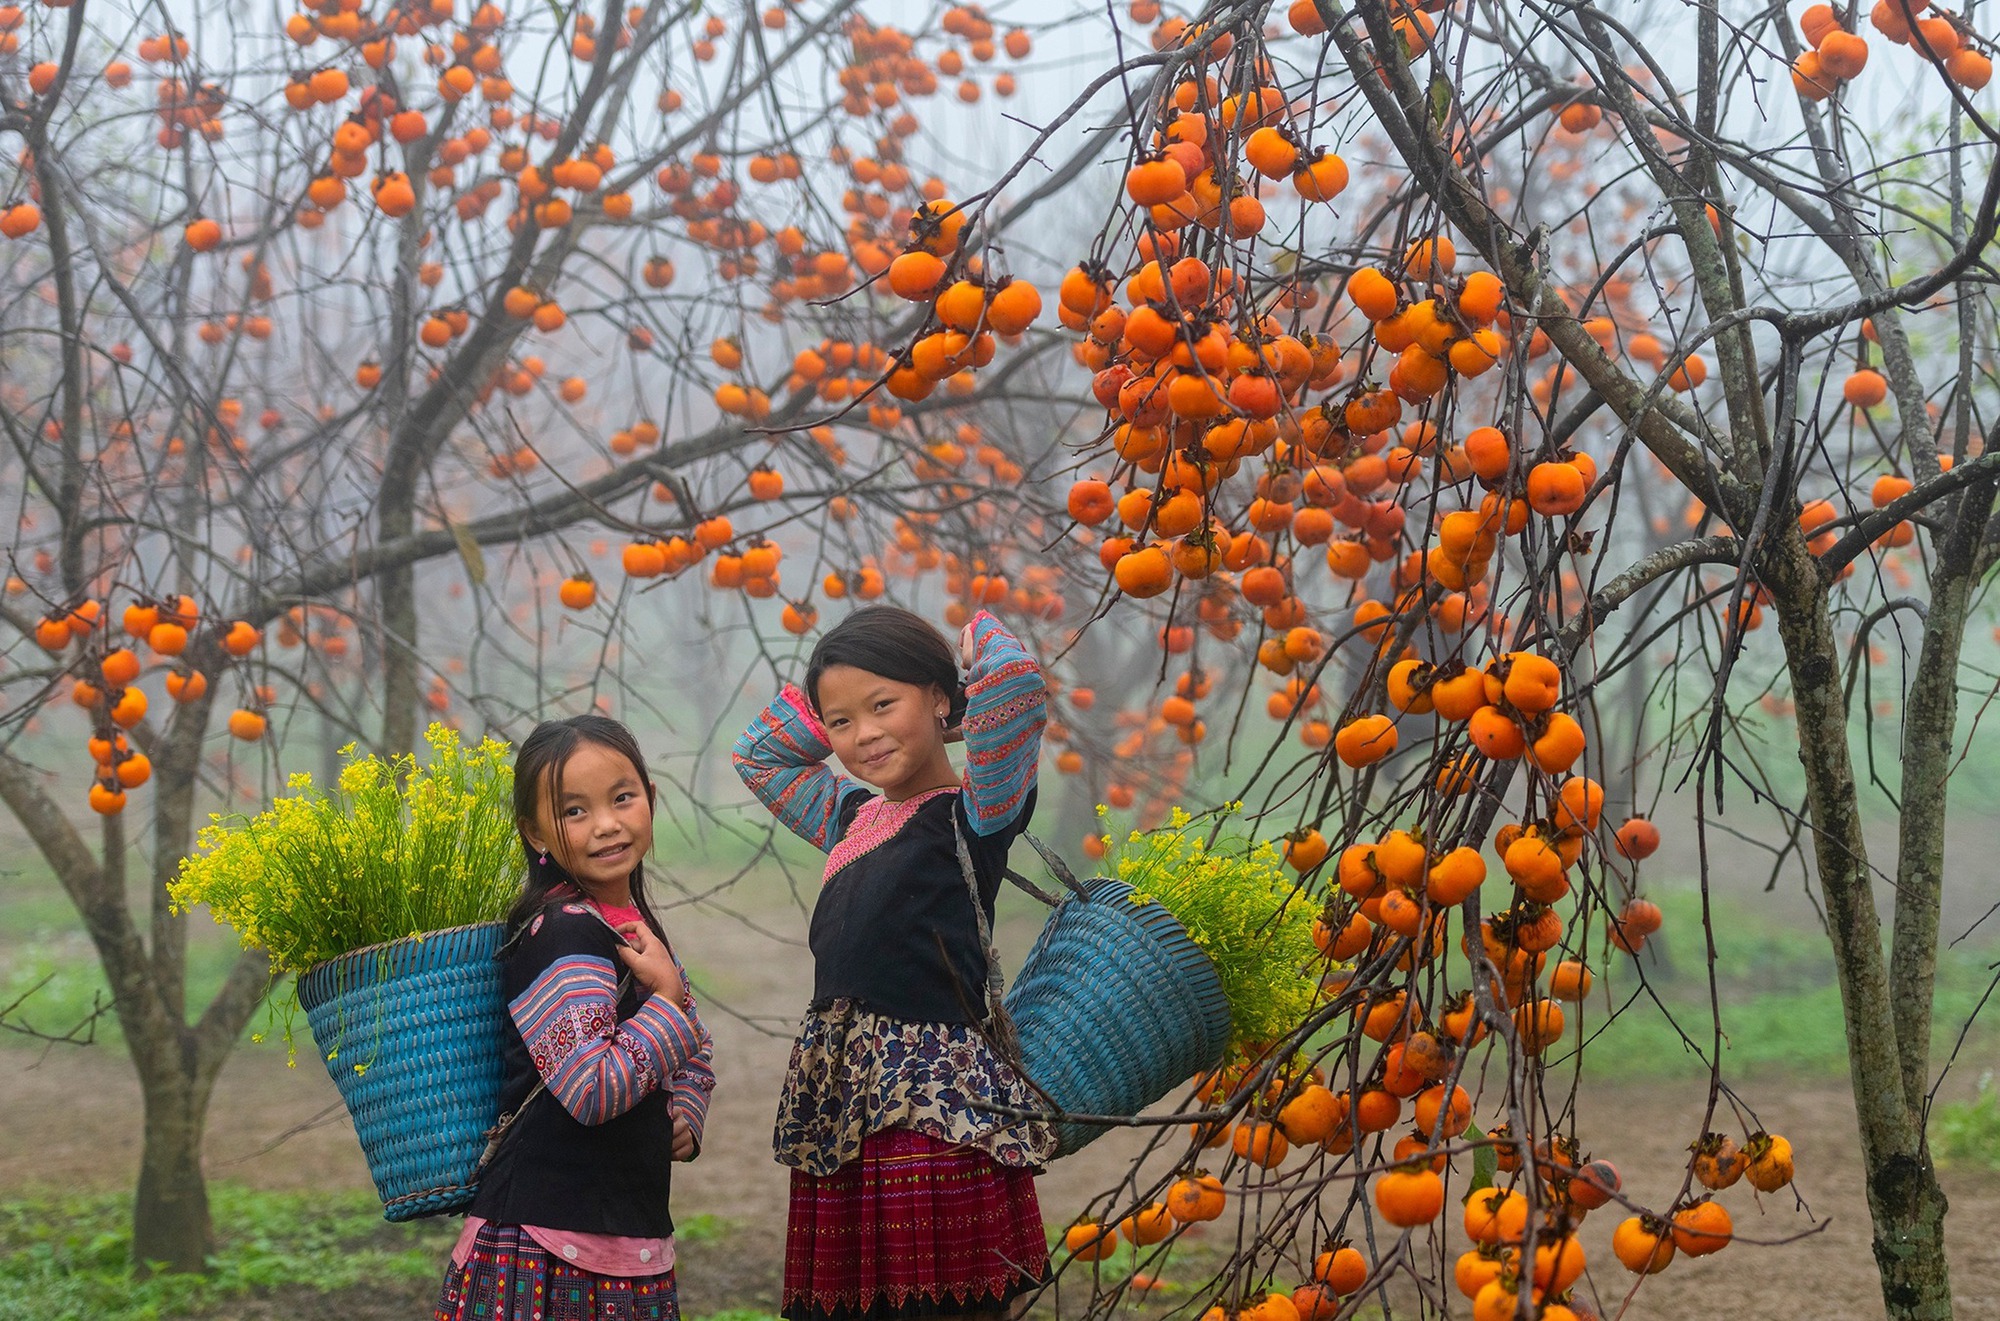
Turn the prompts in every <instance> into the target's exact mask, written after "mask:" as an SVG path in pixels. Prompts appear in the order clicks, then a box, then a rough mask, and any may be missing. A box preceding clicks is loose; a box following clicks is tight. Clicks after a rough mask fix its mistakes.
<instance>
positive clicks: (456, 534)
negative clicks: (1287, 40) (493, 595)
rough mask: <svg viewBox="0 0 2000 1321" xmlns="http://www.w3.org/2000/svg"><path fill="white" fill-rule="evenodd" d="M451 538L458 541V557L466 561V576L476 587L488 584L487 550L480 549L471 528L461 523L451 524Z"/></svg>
mask: <svg viewBox="0 0 2000 1321" xmlns="http://www.w3.org/2000/svg"><path fill="white" fill-rule="evenodd" d="M451 539H452V540H453V541H456V542H457V543H458V558H460V559H462V560H464V561H465V576H466V577H468V578H470V579H472V585H473V586H474V587H484V586H485V585H486V552H485V551H482V550H481V549H479V543H478V542H477V541H475V540H474V539H473V536H472V531H471V529H469V528H467V527H465V526H464V525H463V524H461V523H453V524H452V525H451Z"/></svg>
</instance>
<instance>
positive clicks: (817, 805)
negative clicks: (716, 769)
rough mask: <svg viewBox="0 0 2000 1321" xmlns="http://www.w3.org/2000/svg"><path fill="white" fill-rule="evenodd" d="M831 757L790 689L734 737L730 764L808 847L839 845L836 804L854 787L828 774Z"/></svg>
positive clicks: (808, 709) (813, 719) (814, 719)
mask: <svg viewBox="0 0 2000 1321" xmlns="http://www.w3.org/2000/svg"><path fill="white" fill-rule="evenodd" d="M832 752H833V749H832V747H831V746H830V745H829V744H828V743H827V741H826V730H825V729H824V728H823V727H822V726H821V725H820V723H819V717H818V716H815V715H814V714H813V710H812V703H810V702H809V701H807V700H806V695H805V694H804V693H803V692H801V691H799V688H798V686H797V685H796V684H789V683H788V684H786V685H785V687H784V689H783V691H781V692H780V693H779V694H778V696H777V697H776V698H775V699H774V700H773V701H772V703H771V704H770V705H769V706H767V707H765V708H764V711H763V713H762V714H761V715H759V716H758V717H757V718H756V719H755V720H753V721H751V722H750V727H749V728H748V729H746V730H744V731H743V732H742V733H741V734H739V735H738V736H737V738H736V747H735V748H734V750H732V752H731V753H730V761H732V762H733V763H734V764H735V766H736V774H737V775H738V776H740V777H741V778H742V780H743V783H744V784H746V785H748V786H749V787H750V792H751V793H753V794H756V795H757V798H758V801H760V802H762V803H763V804H764V806H766V807H768V808H770V809H771V814H772V815H773V816H775V817H777V818H778V820H780V821H782V822H784V823H785V826H786V827H787V828H788V829H789V830H790V831H791V832H792V833H793V834H795V835H797V836H798V837H799V838H800V839H803V840H805V841H806V842H807V843H809V844H811V845H812V846H813V847H814V848H818V849H831V848H832V847H833V846H834V845H835V844H837V843H839V842H840V840H839V834H840V829H839V827H840V805H841V803H842V801H844V800H845V799H846V797H847V795H848V794H850V793H865V792H866V790H864V789H862V788H861V786H860V785H858V784H856V783H855V782H854V781H852V780H850V779H848V778H847V777H846V776H844V775H838V774H836V773H834V772H833V771H832V770H830V769H828V767H827V765H826V759H827V757H828V756H830V755H831V754H832Z"/></svg>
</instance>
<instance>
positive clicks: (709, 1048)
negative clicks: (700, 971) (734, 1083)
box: [672, 958, 715, 1155]
mask: <svg viewBox="0 0 2000 1321" xmlns="http://www.w3.org/2000/svg"><path fill="white" fill-rule="evenodd" d="M674 966H675V967H680V960H679V959H678V958H676V959H675V960H674ZM681 985H682V986H683V987H685V988H686V991H685V992H684V994H683V997H682V1000H681V1009H682V1011H683V1012H684V1013H685V1015H686V1017H687V1021H688V1024H689V1026H690V1027H692V1028H693V1029H694V1039H695V1047H694V1049H693V1050H692V1051H690V1052H689V1053H688V1054H687V1055H686V1056H685V1057H683V1058H682V1060H681V1066H680V1068H678V1069H676V1070H674V1073H673V1084H672V1085H673V1093H674V1100H673V1105H674V1123H675V1125H676V1126H678V1127H681V1128H685V1129H687V1130H688V1131H690V1132H691V1133H693V1134H694V1149H695V1153H696V1154H697V1155H699V1154H700V1152H701V1135H702V1129H703V1126H704V1125H706V1124H707V1123H708V1100H709V1096H710V1094H711V1093H713V1092H714V1091H715V1063H714V1061H715V1042H714V1041H713V1039H711V1038H710V1037H709V1035H708V1029H707V1028H706V1027H704V1026H703V1025H702V1021H701V1014H700V1011H699V1010H698V1009H697V1008H696V1007H695V1002H694V984H693V983H692V982H690V981H688V977H687V969H686V968H681Z"/></svg>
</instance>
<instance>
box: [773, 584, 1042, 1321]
mask: <svg viewBox="0 0 2000 1321" xmlns="http://www.w3.org/2000/svg"><path fill="white" fill-rule="evenodd" d="M960 665H963V666H965V667H966V669H967V670H968V673H967V675H966V680H965V682H964V683H963V685H961V683H960V680H959V666H960ZM1045 704H1046V688H1045V686H1044V684H1043V681H1042V673H1041V669H1040V667H1039V666H1038V665H1037V664H1036V663H1035V660H1034V658H1033V657H1031V656H1030V655H1028V653H1027V652H1026V651H1025V650H1023V648H1022V646H1021V644H1020V642H1019V641H1018V640H1016V639H1015V637H1014V636H1013V634H1011V633H1010V632H1008V630H1007V629H1006V627H1005V626H1003V625H1002V624H1001V623H1000V621H999V620H997V619H995V618H994V617H993V616H992V615H990V614H988V613H986V612H984V611H981V612H980V613H979V614H978V615H977V616H975V617H974V618H973V619H972V621H971V622H970V623H968V624H967V625H966V627H965V629H964V632H963V633H962V635H961V636H960V639H959V654H958V655H957V656H956V657H954V656H953V654H952V649H951V646H950V644H949V643H947V642H946V641H945V639H944V637H943V635H942V634H940V633H939V632H938V631H937V629H935V628H934V627H932V626H931V625H930V624H929V623H927V622H925V621H924V620H923V619H921V618H919V617H918V616H916V615H913V614H911V613H909V612H908V611H906V610H900V609H897V608H895V607H892V606H869V607H864V608H862V609H860V610H857V611H855V612H854V613H853V614H852V615H850V616H848V618H846V619H845V620H843V621H842V622H841V623H840V624H839V625H837V626H836V627H834V628H833V629H831V630H829V631H828V632H827V633H826V634H825V635H824V636H822V637H821V639H820V641H819V644H818V645H817V646H816V647H814V648H813V653H812V657H811V660H810V662H809V664H808V666H807V669H806V676H805V684H804V687H803V689H801V688H799V687H795V686H793V685H791V684H786V685H785V687H784V689H783V691H781V692H780V693H779V694H778V696H777V698H776V699H775V700H774V701H773V702H772V703H771V704H770V706H769V707H768V708H766V709H765V711H764V712H763V713H762V714H761V715H759V716H758V717H757V719H756V720H755V721H753V722H752V723H751V725H750V727H749V728H748V729H747V730H745V731H744V733H743V734H742V736H741V737H740V738H738V739H737V741H736V747H735V753H734V760H735V764H736V769H737V773H738V774H739V775H741V776H742V778H743V781H744V783H745V784H747V785H748V786H749V787H750V789H751V790H752V792H754V793H755V794H756V795H757V797H758V798H759V799H760V800H761V801H762V802H763V803H764V805H765V806H766V807H768V808H769V809H770V810H771V811H772V813H774V814H775V815H776V816H777V817H778V819H779V820H780V821H782V822H783V823H784V824H785V825H786V826H787V827H789V828H790V829H791V830H792V831H793V832H794V833H796V834H798V835H800V836H801V837H803V838H804V839H806V840H808V841H810V842H811V843H812V844H813V845H815V846H816V847H818V848H820V849H824V850H825V851H826V853H827V855H828V856H827V864H826V871H825V874H824V877H823V882H822V886H821V890H820V895H819V900H818V902H817V904H816V905H815V906H814V909H813V916H812V927H811V945H812V951H813V960H814V987H813V999H812V1004H811V1007H810V1009H809V1010H808V1012H807V1014H806V1017H805V1020H804V1023H803V1025H802V1027H801V1028H800V1031H799V1036H798V1040H797V1042H796V1043H795V1045H794V1047H793V1050H792V1059H791V1065H790V1067H789V1069H788V1070H787V1071H786V1075H785V1084H784V1091H783V1095H782V1097H781V1098H780V1101H779V1106H778V1121H777V1128H776V1133H775V1138H774V1143H775V1147H776V1153H777V1159H778V1160H779V1161H780V1162H781V1163H782V1164H785V1165H789V1166H791V1167H792V1176H791V1180H792V1184H791V1207H790V1216H789V1223H788V1226H787V1230H786V1240H785V1283H784V1296H783V1306H782V1310H783V1312H784V1315H785V1316H786V1317H787V1318H790V1321H892V1319H897V1318H909V1317H934V1316H947V1315H974V1314H982V1313H983V1314H992V1313H997V1312H999V1311H1001V1310H1002V1309H1004V1308H1005V1307H1006V1305H1007V1304H1008V1303H1009V1302H1010V1301H1011V1300H1013V1299H1014V1298H1016V1297H1017V1296H1019V1295H1021V1294H1023V1293H1026V1292H1028V1291H1029V1290H1032V1289H1034V1288H1036V1287H1037V1286H1038V1285H1040V1284H1041V1283H1042V1282H1043V1281H1044V1280H1045V1279H1046V1277H1047V1274H1048V1251H1047V1246H1046V1240H1045V1239H1044V1236H1043V1231H1042V1220H1041V1212H1040V1208H1039V1207H1038V1205H1037V1203H1036V1200H1035V1185H1034V1176H1035V1174H1036V1172H1038V1171H1039V1170H1040V1169H1041V1168H1042V1166H1043V1165H1045V1164H1046V1163H1047V1161H1048V1159H1049V1156H1050V1154H1051V1153H1052V1152H1053V1150H1054V1139H1053V1136H1052V1134H1051V1132H1050V1130H1049V1128H1048V1127H1047V1125H1045V1124H1042V1123H1040V1122H1037V1121H1021V1120H1014V1119H1008V1118H1005V1117H1003V1116H1000V1115H997V1114H995V1113H993V1112H991V1111H989V1110H983V1109H980V1108H977V1106H976V1105H975V1103H976V1102H981V1101H994V1102H999V1103H1001V1104H1005V1105H1010V1106H1015V1107H1021V1108H1029V1109H1033V1108H1039V1103H1038V1098H1037V1097H1036V1095H1035V1094H1034V1092H1033V1091H1032V1090H1031V1089H1030V1088H1029V1087H1028V1085H1027V1084H1026V1083H1025V1082H1024V1081H1023V1080H1022V1079H1021V1078H1020V1077H1019V1076H1018V1075H1017V1074H1016V1073H1015V1071H1014V1070H1013V1069H1012V1068H1010V1067H1009V1066H1008V1065H1007V1064H1006V1063H1004V1062H1003V1061H1002V1059H1001V1058H1000V1055H999V1052H998V1051H996V1050H995V1049H994V1047H993V1046H992V1045H991V1044H990V1043H989V1041H988V1038H987V1035H986V1031H985V1028H986V1026H987V1025H989V1024H990V1023H992V1022H993V1021H994V1020H993V1019H992V1018H991V1017H990V1013H991V1009H990V1008H989V1002H997V1000H998V995H997V988H993V987H992V986H991V985H990V983H989V945H990V942H989V940H988V939H987V932H988V931H989V930H990V927H991V923H992V920H993V903H994V899H995V896H996V895H997V893H998V891H999V887H1000V881H1001V879H1002V876H1003V873H1004V870H1005V867H1006V861H1007V850H1008V846H1009V845H1010V844H1011V843H1012V842H1013V840H1014V839H1015V837H1016V836H1018V835H1019V834H1020V833H1021V832H1022V831H1023V830H1024V829H1026V827H1027V824H1028V818H1029V816H1030V814H1031V813H1032V812H1033V811H1034V803H1035V774H1036V763H1037V761H1038V759H1039V756H1040V750H1041V738H1042V728H1043V726H1044V724H1045V723H1046V721H1047V717H1046V714H1045ZM960 739H963V741H964V743H965V749H966V756H965V761H966V769H965V773H964V775H963V776H962V777H961V776H960V775H959V773H958V772H956V771H955V770H954V769H953V768H952V764H951V760H950V757H949V755H948V751H947V749H948V745H949V744H950V743H952V742H955V741H958V740H960ZM829 754H832V755H835V756H838V757H839V759H840V762H841V765H842V766H843V767H844V768H845V770H846V772H847V774H845V775H841V774H837V773H836V772H834V771H833V770H831V769H830V768H829V767H828V766H827V765H826V759H827V757H828V755H829ZM967 861H969V864H970V866H969V872H970V876H971V878H973V880H975V881H976V885H977V890H978V895H977V904H978V907H977V908H975V906H974V896H973V894H972V892H971V888H972V886H971V884H970V883H969V880H968V868H967V866H966V865H965V863H966V862H967Z"/></svg>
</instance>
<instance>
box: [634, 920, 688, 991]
mask: <svg viewBox="0 0 2000 1321" xmlns="http://www.w3.org/2000/svg"><path fill="white" fill-rule="evenodd" d="M618 934H619V935H621V936H623V937H625V943H624V944H623V945H621V946H619V947H618V957H619V958H620V959H622V960H624V963H625V966H626V967H628V968H630V969H631V970H632V975H633V976H634V977H636V978H638V979H639V984H640V985H642V986H644V987H645V988H646V989H647V990H648V991H650V992H652V993H653V994H654V995H657V996H660V997H661V998H663V999H665V1000H668V1001H671V1002H672V1003H673V1004H675V1005H678V1004H680V1002H681V999H682V996H683V995H684V994H685V993H686V990H687V988H686V987H685V986H684V985H683V984H682V982H681V970H680V969H679V968H676V967H675V966H674V956H673V955H671V954H669V953H667V946H666V942H665V941H662V940H661V939H660V938H659V937H658V936H656V935H654V934H653V933H652V932H651V931H650V930H648V929H647V927H646V924H645V923H643V922H625V923H621V924H620V925H619V927H618Z"/></svg>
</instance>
